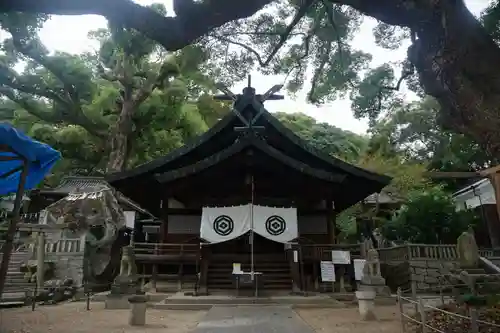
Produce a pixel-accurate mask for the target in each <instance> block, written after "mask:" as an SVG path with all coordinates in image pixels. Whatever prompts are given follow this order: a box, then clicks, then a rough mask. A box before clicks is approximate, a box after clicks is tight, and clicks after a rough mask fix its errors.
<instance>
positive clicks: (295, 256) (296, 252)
mask: <svg viewBox="0 0 500 333" xmlns="http://www.w3.org/2000/svg"><path fill="white" fill-rule="evenodd" d="M293 262H299V251H297V250H293Z"/></svg>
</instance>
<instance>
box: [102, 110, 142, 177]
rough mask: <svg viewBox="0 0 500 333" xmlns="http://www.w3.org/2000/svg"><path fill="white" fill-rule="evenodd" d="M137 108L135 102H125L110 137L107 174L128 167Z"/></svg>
mask: <svg viewBox="0 0 500 333" xmlns="http://www.w3.org/2000/svg"><path fill="white" fill-rule="evenodd" d="M135 108H136V107H135V105H134V103H133V101H130V100H125V101H123V104H122V109H121V112H120V116H119V117H118V121H117V122H116V124H115V126H114V128H113V131H112V133H111V135H110V152H109V160H108V164H107V166H106V173H111V172H118V171H122V170H123V169H124V168H125V166H126V163H127V156H128V138H129V136H130V135H131V134H132V129H133V122H132V117H133V115H134V112H135Z"/></svg>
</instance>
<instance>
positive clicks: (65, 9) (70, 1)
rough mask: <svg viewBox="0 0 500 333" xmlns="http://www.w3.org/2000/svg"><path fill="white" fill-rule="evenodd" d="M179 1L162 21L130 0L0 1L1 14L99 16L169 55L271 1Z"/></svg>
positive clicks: (159, 16)
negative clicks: (133, 31) (138, 34)
mask: <svg viewBox="0 0 500 333" xmlns="http://www.w3.org/2000/svg"><path fill="white" fill-rule="evenodd" d="M178 1H180V2H182V7H184V11H183V12H176V15H177V16H176V17H164V16H162V15H160V14H159V13H157V12H155V11H153V10H151V9H149V8H146V7H143V6H141V5H138V4H136V3H134V2H132V1H130V0H85V1H82V0H64V1H61V0H3V1H0V12H9V11H19V12H30V13H46V14H61V15H83V14H97V15H102V16H105V17H106V18H108V19H111V20H113V21H115V22H117V23H121V24H123V25H124V26H126V27H128V28H133V29H136V30H138V31H140V32H141V33H143V34H144V35H145V36H146V37H148V38H150V39H152V40H155V41H157V42H158V43H160V44H161V45H163V46H164V47H165V48H166V49H167V50H169V51H175V50H179V49H181V48H183V47H185V46H187V45H189V44H191V43H192V42H193V41H195V40H196V39H198V38H200V37H202V36H203V35H205V34H207V33H208V32H210V31H211V30H213V29H215V28H217V27H220V26H222V25H224V24H226V23H228V22H230V21H234V20H237V19H241V18H246V17H249V16H251V15H253V14H254V13H255V12H257V11H258V10H259V9H261V8H263V7H264V6H265V5H267V4H269V3H271V2H272V1H273V0H252V1H237V2H235V1H233V0H210V1H203V2H194V1H193V0H176V1H174V5H175V3H176V2H178ZM176 9H178V8H176ZM193 22H195V23H196V24H193Z"/></svg>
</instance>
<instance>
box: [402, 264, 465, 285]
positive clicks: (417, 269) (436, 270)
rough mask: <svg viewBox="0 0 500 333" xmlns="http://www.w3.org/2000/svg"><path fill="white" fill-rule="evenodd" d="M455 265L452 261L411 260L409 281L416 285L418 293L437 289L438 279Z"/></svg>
mask: <svg viewBox="0 0 500 333" xmlns="http://www.w3.org/2000/svg"><path fill="white" fill-rule="evenodd" d="M455 264H456V262H454V261H441V260H411V261H410V263H409V266H410V267H409V269H410V274H411V280H412V281H415V282H416V283H417V290H419V291H426V290H432V289H434V288H438V287H439V280H438V277H440V276H442V275H443V274H445V272H448V271H449V270H450V269H452V268H453V267H454V266H455Z"/></svg>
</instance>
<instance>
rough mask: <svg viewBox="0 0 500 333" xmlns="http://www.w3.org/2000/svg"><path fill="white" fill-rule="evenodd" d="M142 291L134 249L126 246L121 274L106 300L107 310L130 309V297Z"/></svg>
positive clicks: (121, 264) (121, 263)
mask: <svg viewBox="0 0 500 333" xmlns="http://www.w3.org/2000/svg"><path fill="white" fill-rule="evenodd" d="M140 289H141V288H140V284H139V278H138V276H137V267H136V265H135V255H134V248H133V247H132V246H130V245H129V246H124V247H123V252H122V259H121V262H120V274H119V275H118V276H117V277H116V279H115V280H114V282H113V284H112V285H111V291H110V293H109V295H108V297H107V299H106V308H107V309H128V308H129V304H128V297H130V296H131V295H136V294H140V293H141V290H140Z"/></svg>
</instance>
